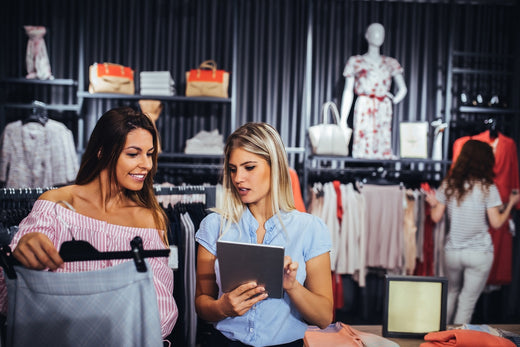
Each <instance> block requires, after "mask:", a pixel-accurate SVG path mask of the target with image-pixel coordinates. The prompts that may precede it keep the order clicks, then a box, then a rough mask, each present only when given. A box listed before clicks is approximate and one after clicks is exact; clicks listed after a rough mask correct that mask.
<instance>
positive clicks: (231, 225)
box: [195, 123, 333, 346]
mask: <svg viewBox="0 0 520 347" xmlns="http://www.w3.org/2000/svg"><path fill="white" fill-rule="evenodd" d="M224 154H225V163H224V177H223V187H224V194H225V197H224V199H223V201H224V204H223V206H222V209H221V210H218V211H215V212H216V213H212V214H210V215H208V216H207V217H206V218H205V219H204V220H203V221H202V223H201V225H200V229H199V230H198V232H197V234H196V239H197V241H198V243H199V247H198V256H197V257H198V258H197V291H196V296H195V305H196V309H197V313H198V315H199V317H201V318H202V319H204V320H206V321H208V322H212V323H213V325H214V326H215V328H216V329H217V330H218V332H216V334H217V336H216V337H214V338H213V339H212V342H214V344H215V346H217V345H218V346H276V345H280V346H302V345H303V336H304V334H305V330H306V329H307V324H311V325H317V326H319V327H321V328H325V327H326V326H328V325H329V324H330V323H331V321H332V317H333V304H332V283H331V275H330V256H329V251H330V249H331V239H330V235H329V232H328V230H327V227H326V226H325V224H324V223H323V222H322V221H321V220H320V219H319V218H317V217H315V216H312V215H310V214H307V213H302V212H299V211H297V210H296V209H295V207H294V200H293V195H292V190H291V181H290V176H289V166H288V162H287V155H286V153H285V147H284V144H283V142H282V140H281V138H280V135H279V134H278V132H277V131H276V130H275V129H274V128H273V127H272V126H270V125H269V124H266V123H247V124H245V125H243V126H241V127H240V128H238V129H237V130H236V131H235V132H234V133H233V134H231V135H230V136H229V138H228V139H227V141H226V146H225V149H224ZM219 239H222V240H230V241H238V242H243V243H260V244H269V245H277V246H283V247H285V260H284V279H283V289H284V296H283V298H282V299H274V298H269V295H268V293H266V292H265V289H264V288H263V287H262V286H258V285H257V284H256V283H254V282H250V283H246V284H243V285H241V286H239V287H238V288H236V289H234V290H232V291H230V292H227V293H223V292H222V290H221V289H220V288H219V286H218V283H220V274H219V270H218V264H217V263H216V244H217V240H219Z"/></svg>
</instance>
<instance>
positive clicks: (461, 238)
mask: <svg viewBox="0 0 520 347" xmlns="http://www.w3.org/2000/svg"><path fill="white" fill-rule="evenodd" d="M494 164H495V157H494V155H493V149H492V148H491V146H490V145H488V144H487V143H484V142H481V141H477V140H469V141H468V142H466V143H465V144H464V146H463V147H462V150H461V152H460V155H459V157H458V158H457V161H456V162H455V164H454V166H453V168H452V169H451V171H450V172H449V173H448V176H447V177H446V178H445V179H444V180H443V182H442V184H441V186H440V188H439V189H438V190H437V192H429V193H427V195H426V201H427V202H428V203H429V204H430V206H431V208H432V211H431V218H432V220H433V221H434V222H438V221H439V220H440V219H441V218H442V216H443V215H444V212H445V211H446V208H447V210H448V217H449V221H450V230H449V233H448V235H447V239H446V244H445V248H444V250H445V264H444V267H445V273H446V276H447V278H448V309H447V311H448V312H447V321H448V323H454V324H465V323H468V324H469V323H471V316H472V314H473V310H474V308H475V304H476V303H477V300H478V298H479V296H480V294H481V293H482V290H483V289H484V287H485V285H486V281H487V278H488V275H489V271H490V270H491V265H492V264H493V243H492V241H491V235H490V234H489V232H488V229H489V226H491V227H493V228H499V227H500V226H501V225H502V224H504V223H505V222H506V221H507V219H508V218H509V214H510V213H511V209H512V208H513V206H514V205H515V204H516V203H517V202H518V201H519V200H520V195H519V194H518V191H517V190H513V192H512V193H511V195H510V197H509V201H508V202H507V204H506V205H505V206H503V204H502V201H501V200H500V195H499V193H498V189H497V187H496V186H495V184H494V183H493V178H494V177H495V175H494V173H493V167H494Z"/></svg>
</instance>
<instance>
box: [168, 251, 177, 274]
mask: <svg viewBox="0 0 520 347" xmlns="http://www.w3.org/2000/svg"><path fill="white" fill-rule="evenodd" d="M168 266H169V267H170V268H171V269H173V270H177V269H178V268H179V250H178V248H177V246H175V245H170V256H169V257H168Z"/></svg>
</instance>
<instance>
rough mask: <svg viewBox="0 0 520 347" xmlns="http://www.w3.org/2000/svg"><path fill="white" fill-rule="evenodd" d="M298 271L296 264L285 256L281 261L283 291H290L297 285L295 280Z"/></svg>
mask: <svg viewBox="0 0 520 347" xmlns="http://www.w3.org/2000/svg"><path fill="white" fill-rule="evenodd" d="M297 271H298V263H297V262H293V261H292V259H291V257H290V256H288V255H286V256H285V257H284V259H283V289H284V290H286V291H287V290H290V289H292V288H294V286H296V285H297V284H298V281H297V280H296V272H297Z"/></svg>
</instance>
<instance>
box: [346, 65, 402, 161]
mask: <svg viewBox="0 0 520 347" xmlns="http://www.w3.org/2000/svg"><path fill="white" fill-rule="evenodd" d="M402 72H403V68H402V67H401V65H399V62H398V61H397V60H396V59H394V58H390V57H386V56H381V60H380V61H379V62H378V63H375V62H372V61H370V60H368V59H365V57H364V56H363V55H355V56H352V57H350V58H349V60H348V61H347V65H346V66H345V69H344V71H343V76H345V77H347V78H348V77H354V78H355V84H354V92H355V93H356V95H357V99H356V103H355V106H354V124H353V128H354V129H353V130H354V131H353V132H354V138H353V145H352V156H353V157H354V158H367V159H385V158H392V157H393V155H392V113H393V109H392V106H393V103H392V100H391V99H390V98H388V97H387V93H388V92H389V91H390V87H391V85H392V77H393V76H395V75H398V74H401V73H402Z"/></svg>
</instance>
